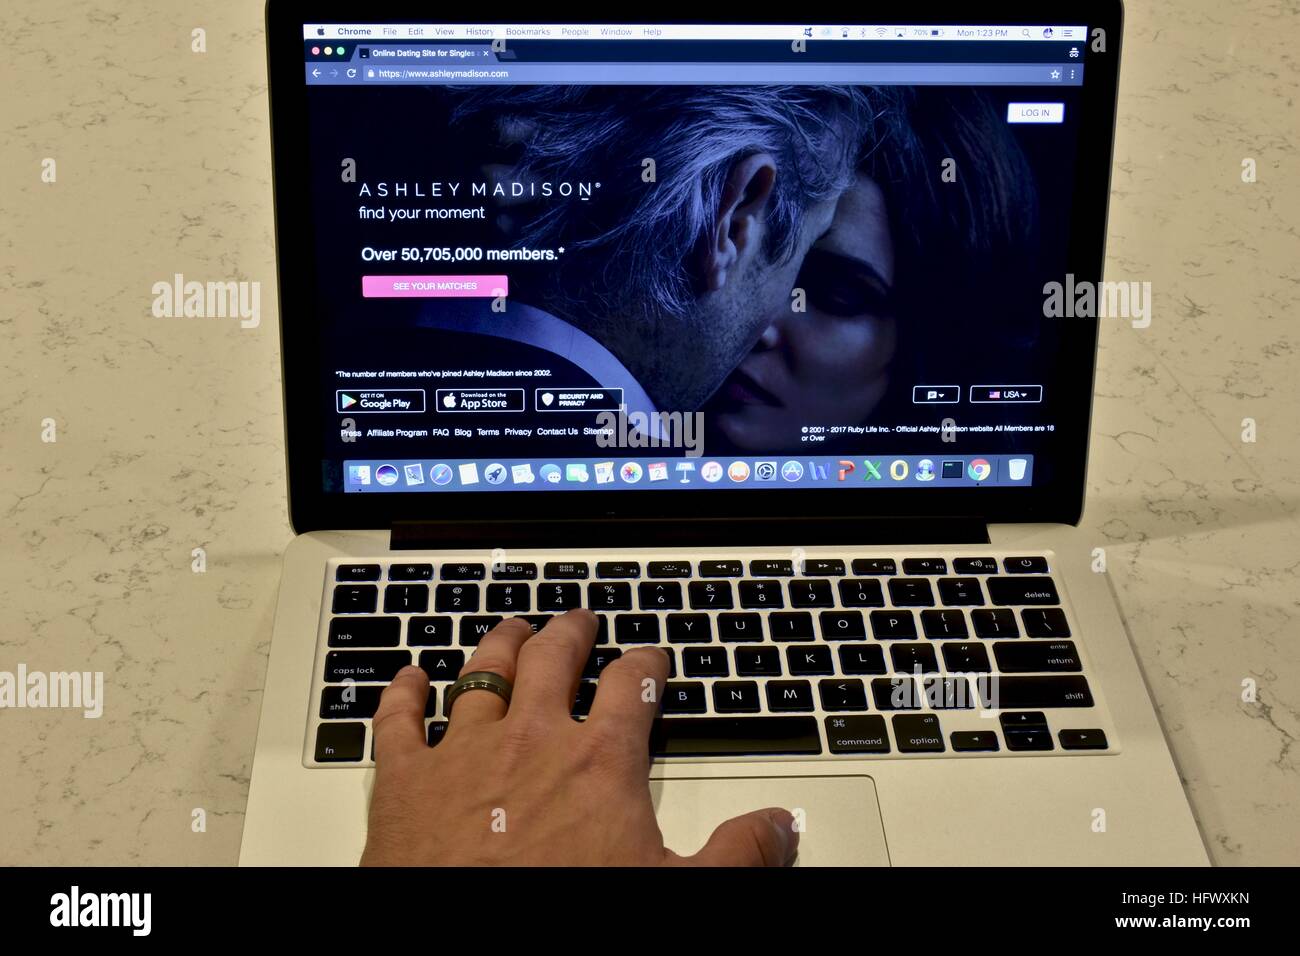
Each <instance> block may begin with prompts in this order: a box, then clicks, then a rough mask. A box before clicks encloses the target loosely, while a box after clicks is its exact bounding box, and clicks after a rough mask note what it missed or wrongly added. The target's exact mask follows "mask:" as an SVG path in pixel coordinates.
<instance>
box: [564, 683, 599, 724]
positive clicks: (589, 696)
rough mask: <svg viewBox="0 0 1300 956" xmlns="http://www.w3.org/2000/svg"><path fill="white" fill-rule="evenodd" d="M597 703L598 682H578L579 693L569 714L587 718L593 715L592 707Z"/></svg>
mask: <svg viewBox="0 0 1300 956" xmlns="http://www.w3.org/2000/svg"><path fill="white" fill-rule="evenodd" d="M595 702H596V682H595V681H590V680H581V681H578V693H577V694H576V695H575V696H574V698H573V707H572V708H570V710H569V714H570V715H571V716H573V717H586V716H587V715H588V714H590V713H591V705H592V704H594V703H595Z"/></svg>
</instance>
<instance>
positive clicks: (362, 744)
mask: <svg viewBox="0 0 1300 956" xmlns="http://www.w3.org/2000/svg"><path fill="white" fill-rule="evenodd" d="M365 753H366V725H365V724H361V723H347V724H338V723H328V724H321V725H320V726H319V727H317V728H316V762H317V763H338V762H340V761H348V760H360V759H361V758H362V757H364V756H365Z"/></svg>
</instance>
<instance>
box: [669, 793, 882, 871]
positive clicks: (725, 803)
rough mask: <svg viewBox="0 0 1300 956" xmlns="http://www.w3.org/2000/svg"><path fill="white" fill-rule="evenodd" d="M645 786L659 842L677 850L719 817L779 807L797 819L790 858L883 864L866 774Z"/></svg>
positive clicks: (691, 846)
mask: <svg viewBox="0 0 1300 956" xmlns="http://www.w3.org/2000/svg"><path fill="white" fill-rule="evenodd" d="M650 794H651V797H652V799H653V800H654V804H655V809H656V811H657V813H658V816H659V826H660V828H661V829H662V830H663V834H664V843H665V845H666V846H668V847H669V848H670V849H673V850H676V851H677V852H678V853H681V854H683V855H689V854H692V853H694V852H696V851H697V850H698V849H699V848H700V847H702V846H703V845H704V843H705V841H706V840H708V838H709V835H710V834H711V833H712V832H713V829H714V828H715V827H716V826H717V825H718V824H719V823H721V822H722V821H724V820H727V819H729V818H731V817H734V816H739V815H740V814H742V813H748V812H749V811H751V810H758V809H761V808H763V807H785V808H786V809H787V810H789V811H791V812H792V813H794V814H795V816H796V819H797V820H798V819H802V821H803V832H802V833H801V834H800V838H799V859H798V861H797V864H796V865H801V866H889V849H888V847H887V846H886V843H885V828H884V824H883V822H882V821H881V818H880V805H879V803H877V801H876V784H875V781H874V780H872V779H871V778H870V777H867V776H861V775H845V776H840V777H724V778H702V779H695V778H691V779H674V780H651V781H650ZM800 811H802V813H801V812H800Z"/></svg>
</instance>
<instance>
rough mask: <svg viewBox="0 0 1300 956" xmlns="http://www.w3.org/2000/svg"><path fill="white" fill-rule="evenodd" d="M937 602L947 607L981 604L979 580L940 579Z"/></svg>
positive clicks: (981, 595) (982, 596) (982, 599)
mask: <svg viewBox="0 0 1300 956" xmlns="http://www.w3.org/2000/svg"><path fill="white" fill-rule="evenodd" d="M939 600H940V601H942V602H943V603H944V604H946V605H948V606H949V607H969V606H970V605H974V604H983V603H984V594H983V593H982V592H981V591H980V582H979V578H940V579H939Z"/></svg>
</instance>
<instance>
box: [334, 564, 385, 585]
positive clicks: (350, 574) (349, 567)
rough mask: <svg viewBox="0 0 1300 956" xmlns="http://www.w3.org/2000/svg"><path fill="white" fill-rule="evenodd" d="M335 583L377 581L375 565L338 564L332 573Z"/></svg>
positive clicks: (377, 575) (376, 566)
mask: <svg viewBox="0 0 1300 956" xmlns="http://www.w3.org/2000/svg"><path fill="white" fill-rule="evenodd" d="M334 580H335V581H378V580H379V565H377V564H340V565H339V567H338V570H337V571H335V572H334Z"/></svg>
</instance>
